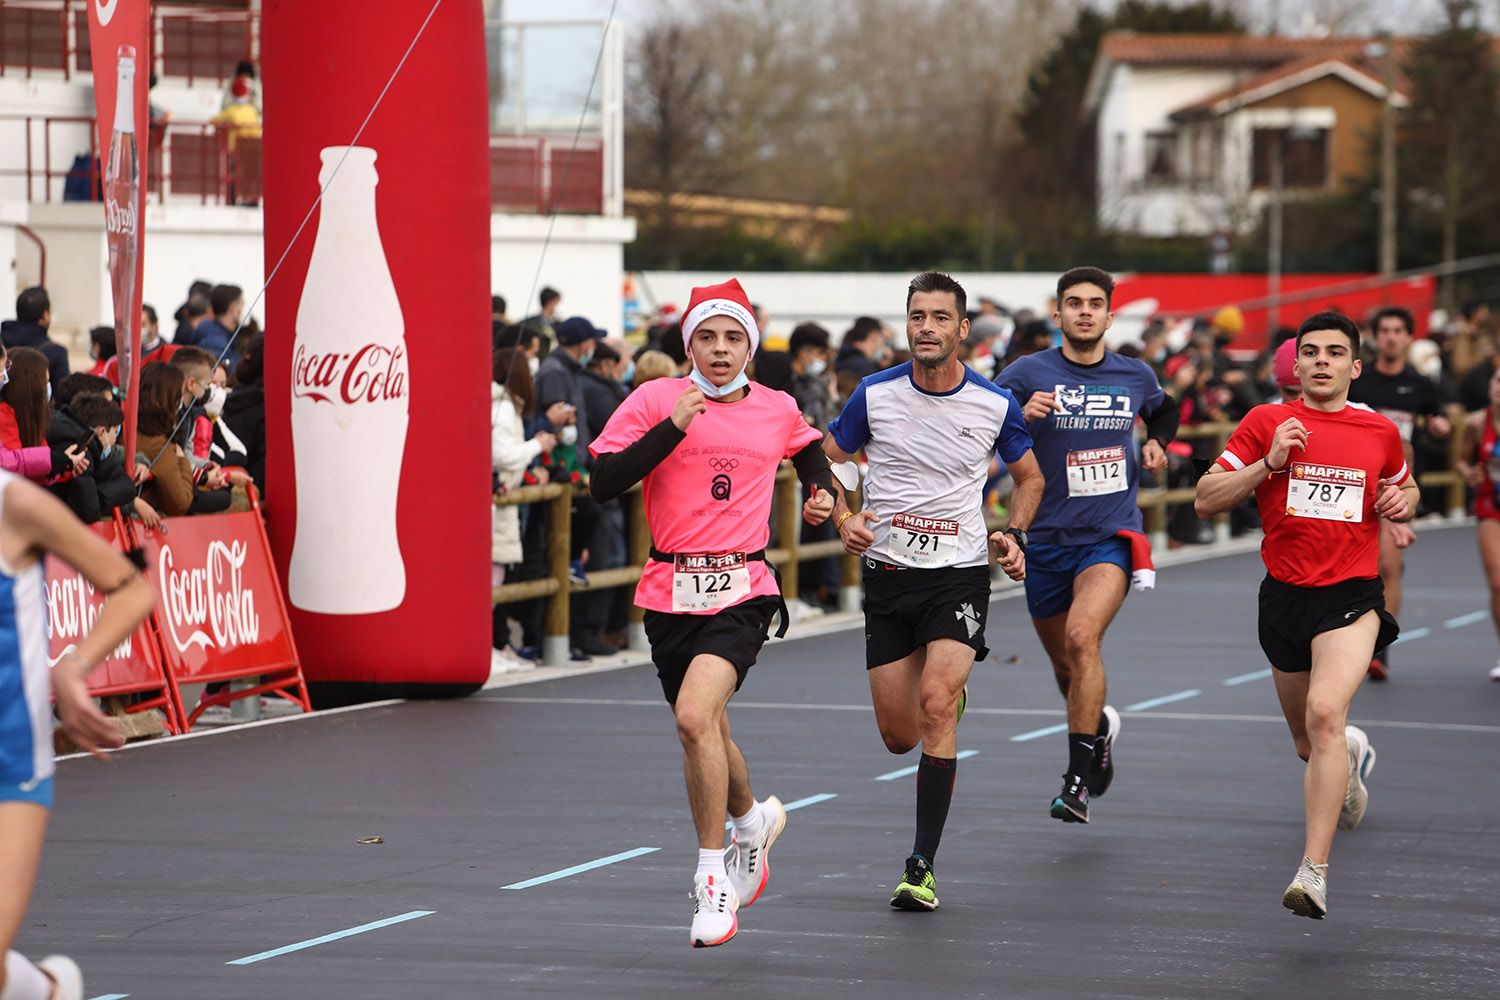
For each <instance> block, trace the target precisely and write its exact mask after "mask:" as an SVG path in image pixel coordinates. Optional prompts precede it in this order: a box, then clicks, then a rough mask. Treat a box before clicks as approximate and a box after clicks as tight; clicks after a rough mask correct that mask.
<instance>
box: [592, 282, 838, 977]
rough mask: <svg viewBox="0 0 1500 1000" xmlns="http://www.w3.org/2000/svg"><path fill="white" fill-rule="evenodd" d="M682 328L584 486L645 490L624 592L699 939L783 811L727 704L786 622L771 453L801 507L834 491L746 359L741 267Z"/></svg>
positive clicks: (732, 916)
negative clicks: (642, 522)
mask: <svg viewBox="0 0 1500 1000" xmlns="http://www.w3.org/2000/svg"><path fill="white" fill-rule="evenodd" d="M682 337H683V344H684V347H685V349H686V351H687V354H688V357H689V358H691V359H692V362H693V371H692V373H691V374H690V375H689V376H688V377H687V378H677V379H656V380H653V381H651V382H647V383H646V384H645V385H643V386H641V387H640V388H639V389H637V390H636V391H635V392H633V393H631V394H630V396H628V397H627V398H626V400H625V402H624V403H622V404H621V405H620V408H619V409H618V410H616V411H615V414H614V416H613V417H611V418H610V419H609V423H607V424H606V425H605V427H604V430H603V432H602V433H600V434H599V436H598V437H596V438H594V441H593V443H592V444H591V445H590V446H589V451H590V452H592V453H593V455H594V472H593V476H592V478H591V480H590V487H589V488H590V491H591V492H592V493H593V495H594V498H595V499H596V500H600V501H603V500H609V499H611V498H613V497H616V496H619V495H620V494H621V493H623V492H625V491H626V490H627V489H629V488H630V487H631V486H633V485H635V484H636V483H642V491H643V492H644V494H645V496H644V499H645V505H646V522H647V524H648V525H649V526H650V529H651V542H652V546H651V559H650V561H648V562H647V563H646V568H645V570H644V572H643V573H642V574H641V582H640V586H639V587H638V588H637V589H636V603H637V604H638V605H640V606H641V607H642V608H643V609H645V612H646V617H645V625H646V637H647V639H648V640H649V641H650V643H651V658H652V660H653V661H654V662H655V663H656V672H657V676H658V677H660V679H661V686H662V693H663V694H665V695H666V699H667V703H668V704H670V705H671V706H672V710H673V713H674V714H675V715H676V717H677V734H678V736H679V738H681V740H682V748H683V756H684V758H685V761H686V768H685V770H686V772H687V786H688V802H689V804H690V805H691V807H692V812H693V822H694V825H695V826H696V827H697V829H698V870H697V872H696V873H695V875H694V877H693V893H692V896H693V925H692V931H691V934H690V940H691V942H692V944H693V946H694V947H695V948H702V947H710V946H712V945H717V944H723V943H724V942H726V941H728V940H729V939H730V938H732V937H734V935H735V933H736V931H737V930H738V929H739V921H738V917H737V915H736V914H737V911H738V910H739V907H740V906H742V905H743V906H749V905H750V904H751V903H753V902H754V901H755V899H756V897H757V896H759V895H760V893H761V890H763V889H764V888H765V886H766V882H767V880H768V879H769V878H770V874H771V869H770V865H769V863H768V860H767V855H768V853H769V851H770V849H771V845H772V844H774V843H775V842H776V838H777V837H778V836H780V834H781V831H782V829H783V828H784V827H785V826H786V810H785V809H783V808H782V805H781V802H780V801H779V800H777V798H776V797H775V796H774V795H773V796H769V797H768V798H767V799H766V800H765V801H764V802H758V801H756V799H755V796H754V794H753V793H752V792H751V790H750V775H749V772H748V770H747V769H746V767H745V757H744V755H743V754H742V753H741V752H740V748H739V747H738V746H736V745H735V743H734V740H733V739H731V737H730V734H729V716H728V708H729V699H730V698H731V697H733V695H734V693H735V692H736V691H738V690H739V687H740V685H741V684H742V683H744V680H745V674H746V673H747V672H748V671H749V669H750V667H751V665H752V664H753V663H754V662H755V658H756V656H757V655H758V654H759V652H760V647H761V646H762V645H763V644H764V643H765V641H766V639H767V637H768V636H769V634H770V630H771V622H772V620H773V619H774V618H775V617H776V615H777V613H778V612H779V613H780V614H781V629H780V631H778V632H777V633H776V634H777V635H778V636H780V635H782V634H784V633H785V631H786V604H785V603H784V602H783V600H782V597H781V586H780V583H779V581H778V580H777V577H776V574H775V572H774V571H773V570H772V569H771V567H770V566H768V565H767V564H766V561H765V551H766V543H767V542H768V541H769V540H770V527H769V523H770V514H771V497H772V493H773V491H774V485H775V478H776V469H777V467H778V466H779V465H780V463H781V462H782V460H783V459H791V460H792V463H793V464H794V465H795V466H796V469H797V476H798V478H799V479H800V480H801V481H802V483H803V484H804V485H805V486H807V487H809V491H810V494H811V495H810V497H809V499H808V500H807V502H806V503H804V504H803V507H802V516H803V518H804V519H805V520H806V521H807V523H809V524H821V523H822V522H823V521H825V520H827V519H828V516H829V515H830V514H831V513H832V512H833V503H834V500H833V494H832V490H833V476H832V473H831V472H830V471H829V468H828V460H827V458H826V457H824V455H823V450H822V447H821V445H820V442H821V435H820V434H819V433H818V431H817V430H815V429H814V428H812V427H810V426H808V423H807V421H805V420H804V419H803V418H802V414H801V413H800V412H799V410H798V408H797V403H796V401H795V400H793V399H792V397H791V396H788V395H787V394H786V393H783V392H777V391H776V390H774V389H769V388H767V387H765V386H763V385H755V386H751V384H750V382H749V379H748V378H747V377H746V375H745V367H746V365H747V364H749V361H750V357H751V356H752V355H753V354H754V353H755V349H756V347H757V346H758V344H759V342H760V331H759V329H758V328H757V327H756V323H755V316H754V313H753V312H752V311H751V309H750V301H749V299H748V298H747V297H746V296H745V291H744V289H743V288H741V287H740V283H739V282H738V281H736V280H734V279H730V280H729V281H726V282H724V283H723V284H720V285H710V286H707V287H704V288H695V289H693V294H692V298H691V299H690V300H689V302H688V309H687V313H686V314H685V315H684V317H683V320H682ZM726 812H728V814H729V816H730V818H731V819H732V820H733V826H734V840H733V841H732V842H731V844H730V845H729V848H728V849H727V850H726V849H725V847H724V815H725V813H726Z"/></svg>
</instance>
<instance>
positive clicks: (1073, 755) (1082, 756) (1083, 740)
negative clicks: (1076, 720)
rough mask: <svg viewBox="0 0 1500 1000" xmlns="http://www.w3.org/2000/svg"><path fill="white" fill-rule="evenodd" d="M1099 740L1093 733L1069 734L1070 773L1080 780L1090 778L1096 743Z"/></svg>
mask: <svg viewBox="0 0 1500 1000" xmlns="http://www.w3.org/2000/svg"><path fill="white" fill-rule="evenodd" d="M1096 739H1098V737H1097V736H1095V735H1094V734H1093V733H1069V734H1068V773H1069V774H1072V775H1077V776H1078V777H1080V778H1087V777H1088V776H1089V769H1090V768H1092V767H1093V765H1094V741H1095V740H1096Z"/></svg>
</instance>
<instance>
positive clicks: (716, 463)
mask: <svg viewBox="0 0 1500 1000" xmlns="http://www.w3.org/2000/svg"><path fill="white" fill-rule="evenodd" d="M708 467H709V468H710V469H712V470H713V471H714V472H715V473H717V474H716V475H715V476H714V478H713V481H712V482H710V483H709V486H708V495H709V496H711V497H713V498H714V499H715V500H728V499H729V494H730V491H731V490H733V489H734V480H732V479H730V478H729V474H730V473H731V472H733V471H734V470H735V469H738V468H739V467H740V460H739V459H737V458H710V459H709V460H708Z"/></svg>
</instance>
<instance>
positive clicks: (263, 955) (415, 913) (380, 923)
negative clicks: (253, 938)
mask: <svg viewBox="0 0 1500 1000" xmlns="http://www.w3.org/2000/svg"><path fill="white" fill-rule="evenodd" d="M435 912H437V911H435V910H412V911H411V912H409V913H402V914H399V915H397V916H394V917H386V918H385V919H384V920H375V921H372V922H370V923H368V924H360V925H359V926H358V927H351V928H349V929H348V930H346V931H334V932H333V933H332V934H324V935H323V936H322V937H315V938H311V939H309V940H307V941H298V942H297V943H296V944H289V945H286V946H285V947H282V948H272V949H271V950H270V951H262V952H258V953H257V954H254V955H246V956H245V957H244V958H237V959H235V960H234V961H232V962H225V963H224V964H225V965H253V964H254V963H256V962H264V961H265V960H266V959H268V958H276V957H277V956H278V955H289V954H291V953H292V952H294V951H302V950H303V949H304V948H315V947H317V946H318V945H320V944H327V943H328V942H330V941H338V940H341V939H343V938H346V937H353V936H354V935H356V934H364V933H365V932H367V931H376V930H379V929H380V928H382V927H389V926H391V925H392V924H402V923H405V922H406V921H408V920H416V919H417V918H418V917H430V916H432V914H433V913H435Z"/></svg>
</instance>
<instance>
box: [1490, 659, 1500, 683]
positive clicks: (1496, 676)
mask: <svg viewBox="0 0 1500 1000" xmlns="http://www.w3.org/2000/svg"><path fill="white" fill-rule="evenodd" d="M1490 680H1492V681H1500V662H1497V663H1496V664H1495V665H1494V666H1493V667H1491V668H1490Z"/></svg>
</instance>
